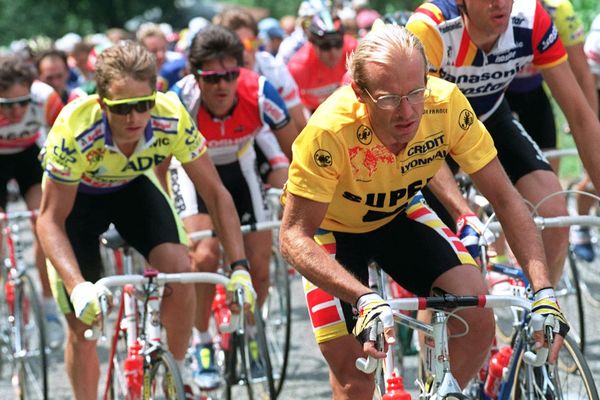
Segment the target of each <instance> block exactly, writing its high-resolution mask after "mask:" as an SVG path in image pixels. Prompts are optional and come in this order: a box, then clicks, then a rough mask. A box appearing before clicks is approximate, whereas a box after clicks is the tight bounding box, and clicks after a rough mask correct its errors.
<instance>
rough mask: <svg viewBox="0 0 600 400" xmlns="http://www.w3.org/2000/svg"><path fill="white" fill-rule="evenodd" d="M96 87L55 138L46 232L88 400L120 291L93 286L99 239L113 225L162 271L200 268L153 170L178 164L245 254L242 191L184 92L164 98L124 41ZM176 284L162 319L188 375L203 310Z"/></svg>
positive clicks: (61, 121) (104, 59)
mask: <svg viewBox="0 0 600 400" xmlns="http://www.w3.org/2000/svg"><path fill="white" fill-rule="evenodd" d="M96 81H97V83H98V95H93V96H88V97H86V98H81V99H78V100H76V101H74V102H72V103H70V104H68V105H67V106H66V107H65V108H64V109H63V111H62V112H61V114H60V115H59V117H58V118H57V120H56V123H55V124H54V126H53V127H52V130H51V131H50V134H49V135H48V140H47V141H46V144H45V146H44V149H43V151H42V160H43V166H44V169H45V173H44V191H43V197H42V202H41V211H40V216H39V220H38V228H37V229H38V234H39V235H40V237H41V238H42V239H41V242H42V245H43V246H44V250H45V251H46V255H47V257H48V262H49V263H51V265H52V266H53V268H49V269H50V271H51V272H52V273H53V275H54V276H53V279H52V281H53V292H54V295H55V297H56V298H57V300H58V302H59V305H60V307H61V310H62V311H63V312H64V313H65V314H66V319H67V322H68V327H69V335H68V344H67V346H66V347H65V365H66V368H67V374H68V376H69V379H70V381H71V385H72V388H73V392H74V397H75V398H77V399H95V398H96V396H97V391H98V378H99V363H98V356H97V353H96V347H95V346H96V344H95V342H94V341H88V340H85V339H84V331H85V330H86V329H87V328H89V325H91V324H92V323H94V322H95V321H96V320H97V318H98V317H99V305H98V297H97V296H98V295H99V294H101V293H106V294H109V295H110V292H109V291H108V289H106V288H105V287H102V286H101V285H97V284H94V283H93V282H95V281H97V280H98V279H99V278H100V273H101V270H102V262H101V258H100V253H99V248H98V236H99V235H100V234H102V233H103V232H104V231H105V230H106V229H108V227H109V224H110V223H113V224H114V225H115V227H116V228H117V230H118V231H119V233H120V234H121V236H123V238H124V239H125V240H126V241H127V242H128V243H129V244H131V245H132V246H133V247H134V248H135V249H136V250H138V251H139V252H140V253H141V254H142V255H143V256H144V257H145V258H146V260H147V261H148V262H149V263H150V265H152V266H153V268H156V269H157V270H159V271H162V272H185V271H189V270H190V263H189V255H188V251H187V248H186V246H185V245H184V244H185V243H186V237H185V232H184V230H183V227H182V226H181V223H180V220H179V218H178V217H177V215H176V213H175V211H174V209H173V207H172V205H171V203H170V201H169V198H168V196H167V195H166V194H165V193H164V192H163V191H162V189H161V188H160V185H159V184H158V181H157V179H156V176H155V175H154V172H153V167H154V166H156V165H157V164H159V163H160V162H161V161H162V160H164V159H165V158H167V157H169V156H171V155H175V157H177V159H178V160H179V161H180V162H181V163H182V164H183V166H184V168H185V169H186V171H187V172H188V173H189V175H190V176H191V178H192V180H193V182H194V184H195V186H196V187H197V188H198V190H199V192H200V193H201V195H202V196H203V199H204V201H205V202H206V204H207V206H208V208H209V210H210V212H211V215H212V216H213V217H214V221H215V225H217V226H218V228H219V234H220V237H221V239H223V243H224V248H225V252H226V254H227V257H228V258H229V259H231V260H243V259H244V249H243V247H242V246H241V234H240V231H239V229H240V228H239V222H238V218H237V216H236V214H235V212H232V211H231V209H232V207H233V202H232V199H231V196H230V195H229V193H228V192H227V190H225V188H224V187H223V186H222V183H221V182H220V180H219V177H218V175H217V174H216V172H215V170H214V167H213V165H212V163H211V161H210V158H209V157H208V155H207V152H206V141H205V139H204V137H203V136H202V135H201V134H200V133H199V132H198V130H197V129H196V126H195V124H194V122H193V121H192V119H191V118H190V116H189V114H188V113H187V111H186V110H185V108H184V107H183V106H182V105H181V103H180V102H179V100H178V99H177V97H176V96H175V95H173V94H163V93H156V91H155V87H156V86H155V85H156V61H155V59H154V57H153V56H152V55H151V54H150V53H149V52H148V51H147V50H145V49H144V48H143V47H142V46H141V45H139V44H135V43H133V42H122V43H120V44H117V45H115V46H113V47H111V48H109V49H107V50H105V51H104V52H103V53H102V54H101V55H100V56H99V57H98V61H97V64H96ZM244 263H245V262H244ZM231 281H232V283H233V284H237V283H239V284H241V285H243V286H244V287H245V288H246V291H247V292H248V295H249V296H251V293H252V287H251V285H250V283H249V275H248V273H247V271H246V270H245V269H244V268H243V266H239V267H236V270H235V271H234V273H233V274H232V276H231ZM170 287H171V290H172V293H171V295H170V296H165V297H164V299H163V301H162V312H161V316H162V323H163V324H164V326H165V328H166V331H167V341H168V345H169V350H170V351H171V353H172V354H173V356H174V358H175V360H176V361H177V363H178V365H179V368H183V363H184V356H185V354H186V350H187V346H188V341H189V338H190V336H191V328H192V325H193V319H194V315H193V313H184V312H181V310H193V308H194V303H193V302H194V300H193V298H194V288H193V287H192V286H190V285H170ZM248 301H249V302H250V303H252V302H253V300H252V299H251V297H250V298H248ZM182 373H184V377H185V371H182ZM186 383H187V382H186Z"/></svg>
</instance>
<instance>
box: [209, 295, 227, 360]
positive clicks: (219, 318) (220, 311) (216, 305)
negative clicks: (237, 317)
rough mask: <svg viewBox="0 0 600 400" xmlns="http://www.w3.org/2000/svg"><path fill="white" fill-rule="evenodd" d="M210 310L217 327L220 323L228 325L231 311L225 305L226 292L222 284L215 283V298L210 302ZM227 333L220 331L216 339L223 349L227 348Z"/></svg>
mask: <svg viewBox="0 0 600 400" xmlns="http://www.w3.org/2000/svg"><path fill="white" fill-rule="evenodd" d="M211 309H212V312H213V316H214V318H215V323H216V325H217V326H218V327H220V326H221V325H229V323H230V321H231V311H230V310H229V307H227V293H226V292H225V287H224V286H223V285H217V287H216V292H215V298H214V299H213V302H212V307H211ZM229 337H230V334H229V333H225V332H220V337H219V338H218V339H217V341H218V342H219V343H220V346H221V348H222V349H224V350H229Z"/></svg>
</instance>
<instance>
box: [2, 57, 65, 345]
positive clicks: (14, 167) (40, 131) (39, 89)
mask: <svg viewBox="0 0 600 400" xmlns="http://www.w3.org/2000/svg"><path fill="white" fill-rule="evenodd" d="M35 76H36V72H35V70H34V69H33V68H32V66H31V65H29V64H28V63H26V62H25V61H24V60H22V59H20V58H19V57H17V56H16V55H10V56H2V57H0V212H3V211H5V210H6V206H7V203H8V197H7V196H8V191H7V183H8V181H9V180H11V179H15V180H16V182H17V184H18V185H19V191H20V193H21V195H22V196H23V199H24V200H25V204H26V205H27V208H28V209H29V210H37V209H38V208H39V206H40V198H41V195H42V190H41V182H42V168H41V167H40V163H39V161H38V159H37V156H38V153H39V151H40V146H41V145H42V143H43V142H44V140H45V138H46V133H47V132H48V130H49V129H50V126H52V124H53V123H54V120H55V119H56V116H57V115H58V113H59V112H60V110H61V108H62V107H63V103H62V101H61V100H60V97H59V96H58V94H57V93H56V92H55V91H54V90H53V89H52V88H51V87H50V86H48V85H46V84H45V83H42V82H40V81H34V77H35ZM34 258H35V265H36V267H37V269H38V272H39V275H40V281H41V287H42V293H43V297H44V298H43V305H44V311H45V314H46V320H47V321H46V330H47V339H48V342H49V345H50V347H51V348H57V347H59V346H61V345H62V342H63V340H64V329H63V327H62V323H61V322H60V319H59V318H58V312H57V309H56V303H55V302H54V299H53V298H52V293H51V291H50V284H49V282H48V274H47V272H46V263H45V261H44V260H45V256H44V253H43V251H42V248H41V247H40V246H39V243H38V239H37V236H36V237H35V241H34Z"/></svg>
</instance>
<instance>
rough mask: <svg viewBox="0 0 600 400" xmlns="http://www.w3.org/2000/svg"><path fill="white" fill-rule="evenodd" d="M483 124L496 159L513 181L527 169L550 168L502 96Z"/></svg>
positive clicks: (545, 169)
mask: <svg viewBox="0 0 600 400" xmlns="http://www.w3.org/2000/svg"><path fill="white" fill-rule="evenodd" d="M484 125H485V127H486V128H487V130H488V131H489V132H490V134H491V135H492V139H494V145H495V146H496V149H497V150H498V159H499V160H500V163H501V164H502V166H503V167H504V170H505V171H506V173H507V174H508V177H509V178H510V180H511V181H512V183H513V184H514V183H517V181H518V180H519V179H520V178H522V177H523V176H525V175H527V174H529V173H530V172H533V171H538V170H543V171H552V167H551V166H550V164H549V163H548V160H547V159H546V157H544V154H543V153H542V151H541V150H540V148H539V146H538V145H537V144H536V143H535V142H534V141H533V139H532V138H531V136H529V134H528V133H527V131H526V130H525V128H524V127H523V125H521V123H519V121H517V120H516V119H515V117H514V116H513V115H512V113H511V111H510V107H509V105H508V102H507V101H506V99H504V100H503V101H502V103H500V106H499V107H498V109H497V110H496V111H495V112H494V113H493V114H492V115H490V117H489V118H488V119H486V120H485V122H484Z"/></svg>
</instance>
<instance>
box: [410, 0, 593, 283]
mask: <svg viewBox="0 0 600 400" xmlns="http://www.w3.org/2000/svg"><path fill="white" fill-rule="evenodd" d="M407 28H408V29H409V30H411V31H413V32H414V33H415V34H416V35H417V36H418V37H419V38H420V39H421V41H422V42H423V43H424V45H425V49H426V52H427V55H428V59H429V62H430V68H431V70H432V71H433V72H434V73H435V74H437V75H439V76H440V77H441V78H443V79H446V80H449V81H451V82H456V84H457V85H458V87H459V88H460V89H461V91H462V92H463V93H464V94H465V96H466V97H467V98H468V99H469V102H470V103H471V104H472V106H473V109H474V110H475V113H476V114H477V116H479V117H480V118H481V120H482V121H483V123H484V124H485V125H486V127H487V129H488V131H489V132H490V134H491V135H492V137H493V139H494V144H495V146H496V148H497V149H498V158H499V159H500V161H501V162H502V165H503V166H504V168H505V170H506V172H507V173H508V176H509V177H510V179H511V180H512V181H513V183H514V184H515V186H516V187H517V189H518V190H519V192H520V193H521V194H522V195H523V196H524V197H525V199H527V200H528V201H530V202H531V203H532V204H538V203H539V202H540V201H541V200H542V199H543V198H545V197H546V196H548V195H549V194H551V193H554V192H558V191H560V190H561V186H560V183H559V181H558V178H557V176H556V175H555V174H554V173H553V172H552V168H551V167H550V165H549V164H548V162H547V160H546V159H545V158H544V156H543V154H542V153H541V151H540V149H539V147H538V146H537V145H536V144H535V142H533V140H532V139H531V137H530V136H529V135H528V134H527V132H526V131H525V130H524V129H523V127H522V125H521V124H519V123H518V122H517V121H516V119H515V118H514V117H513V116H512V114H511V112H510V107H509V106H508V103H507V102H506V100H505V99H504V91H505V90H506V88H507V87H508V85H509V84H510V82H511V81H512V80H513V79H514V77H515V75H516V74H517V73H518V72H519V71H521V70H522V69H523V68H525V67H526V66H527V65H528V64H529V63H533V65H534V66H536V67H537V68H538V69H539V70H540V71H541V73H542V75H543V76H544V80H545V81H546V82H547V84H548V86H549V87H550V89H551V90H552V93H553V95H554V97H555V98H556V100H557V101H558V103H559V105H560V106H561V108H562V110H563V112H564V113H565V115H566V117H567V120H568V122H569V123H570V125H571V129H572V131H573V135H574V137H575V140H576V141H577V142H578V146H579V148H580V150H581V154H582V158H583V160H584V163H585V164H586V165H587V166H588V167H593V166H596V165H597V166H599V167H600V157H599V156H598V154H600V153H599V152H598V151H600V124H599V123H598V120H597V119H596V116H595V114H594V113H593V112H592V111H591V108H590V106H589V104H588V102H587V100H586V98H585V96H584V95H583V93H582V92H581V89H580V88H579V87H578V85H577V82H576V80H575V78H574V76H573V73H572V71H571V69H570V68H569V65H568V63H566V62H565V61H566V60H567V55H566V53H565V50H564V47H563V45H562V42H561V41H560V38H559V37H558V31H557V29H556V27H555V26H554V25H553V24H552V20H551V18H550V16H549V15H548V13H547V12H546V11H545V10H544V8H543V7H542V6H541V4H539V3H538V2H536V1H535V0H520V1H518V2H514V3H513V1H512V0H493V1H484V2H482V1H471V0H433V1H432V2H430V3H425V4H423V5H422V6H420V7H419V8H418V9H417V10H416V12H415V13H414V14H413V15H412V16H411V18H410V20H409V22H408V24H407ZM590 148H592V149H597V150H598V151H597V152H596V153H594V152H592V151H590ZM592 170H594V169H592ZM596 171H597V172H596ZM594 172H595V174H596V176H597V178H598V180H600V170H598V169H597V168H596V170H594ZM537 212H538V213H539V214H540V215H542V216H557V215H565V214H566V204H565V199H564V198H562V197H560V196H553V197H551V198H550V199H548V201H544V202H543V204H541V205H540V207H539V208H538V209H537ZM543 238H544V245H545V248H546V251H547V253H546V256H547V258H548V262H549V265H550V267H551V270H552V281H553V282H557V281H558V279H559V277H560V275H561V272H562V268H563V265H564V259H565V257H566V251H567V244H568V230H567V229H553V230H547V231H544V232H543Z"/></svg>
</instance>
